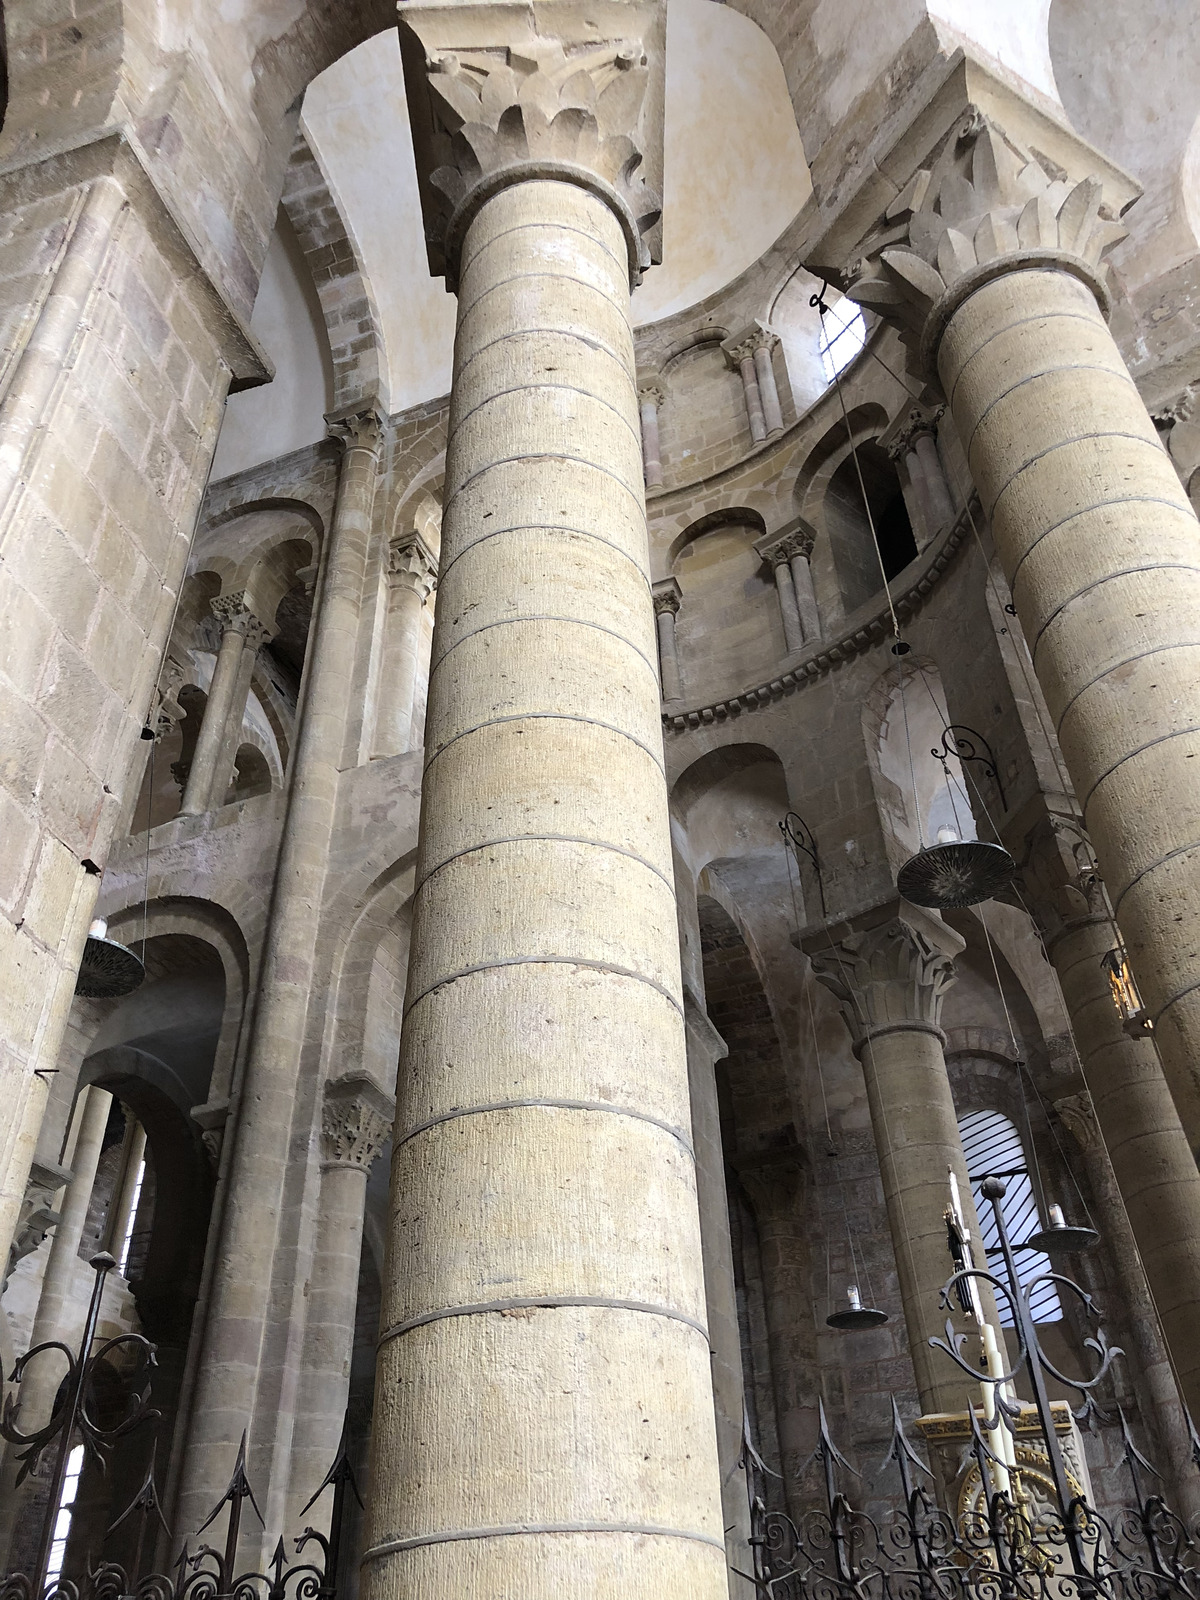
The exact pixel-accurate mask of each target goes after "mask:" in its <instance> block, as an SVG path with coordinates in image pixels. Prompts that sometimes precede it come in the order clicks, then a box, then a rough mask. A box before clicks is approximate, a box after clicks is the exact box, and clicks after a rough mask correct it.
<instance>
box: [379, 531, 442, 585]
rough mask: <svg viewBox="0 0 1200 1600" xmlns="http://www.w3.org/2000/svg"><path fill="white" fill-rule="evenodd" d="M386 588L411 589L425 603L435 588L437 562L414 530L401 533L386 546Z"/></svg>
mask: <svg viewBox="0 0 1200 1600" xmlns="http://www.w3.org/2000/svg"><path fill="white" fill-rule="evenodd" d="M387 573H388V585H389V587H390V588H392V589H411V590H412V591H413V593H414V594H419V595H420V597H421V600H422V602H424V601H425V600H427V599H428V598H429V596H430V595H431V594H432V593H433V590H434V588H435V587H436V585H437V562H436V561H435V560H434V557H433V553H432V552H431V550H430V549H429V546H428V545H427V544H426V543H425V541H424V539H422V537H421V535H420V534H419V533H417V532H415V531H413V532H411V533H403V534H401V535H400V536H399V538H396V539H393V540H392V542H391V544H390V545H389V546H388V562H387Z"/></svg>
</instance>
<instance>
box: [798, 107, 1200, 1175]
mask: <svg viewBox="0 0 1200 1600" xmlns="http://www.w3.org/2000/svg"><path fill="white" fill-rule="evenodd" d="M981 82H983V80H981ZM978 92H979V91H978V90H976V89H974V88H973V93H978ZM1005 106H1006V109H1005V111H1004V112H1003V113H1002V120H1003V123H1004V133H1003V134H1001V133H1000V132H999V130H998V129H997V128H996V127H994V126H993V125H992V124H991V123H990V122H989V121H988V119H987V116H986V115H984V114H982V112H981V111H980V109H979V108H978V107H976V108H973V109H971V110H970V112H969V113H968V115H967V116H966V117H965V118H964V119H963V120H962V121H961V122H960V123H959V124H958V126H957V127H955V128H954V129H953V130H951V132H950V133H949V134H948V136H947V139H946V143H945V146H944V149H943V151H942V153H941V155H940V156H938V157H937V159H936V163H935V160H934V152H930V159H929V161H928V164H927V165H925V166H924V167H922V169H921V170H920V171H918V172H917V173H916V174H915V175H914V177H913V179H912V181H911V182H910V183H909V184H908V186H907V187H906V189H905V190H904V191H903V193H902V194H900V195H898V196H897V197H896V198H895V199H894V200H892V202H891V203H890V205H889V206H888V209H887V216H886V218H883V219H880V218H875V219H874V221H875V223H876V224H880V223H882V224H885V225H886V232H887V237H886V240H885V239H884V237H883V232H879V233H877V234H876V235H875V236H873V237H870V238H866V239H864V238H862V237H861V236H860V237H858V238H856V239H855V240H854V241H853V243H851V241H850V239H849V237H848V236H847V234H846V233H845V232H844V231H843V233H842V238H843V240H844V242H845V243H846V244H848V245H849V246H850V250H851V251H853V253H854V254H855V255H856V256H859V257H860V258H861V259H862V260H863V261H865V262H866V263H867V265H866V266H865V267H863V268H861V269H859V270H857V271H856V273H855V276H854V281H853V282H852V283H851V284H850V288H849V292H850V294H851V295H852V296H853V297H854V298H855V299H857V300H859V301H860V302H862V303H863V304H866V305H871V306H876V307H878V309H879V310H881V311H882V312H883V314H884V315H885V316H890V317H891V318H893V319H894V320H898V321H900V322H901V323H902V324H903V326H904V330H905V336H906V338H907V339H908V340H909V342H910V344H911V345H912V346H913V347H914V349H915V350H916V353H917V357H918V360H919V361H920V362H921V364H922V367H923V370H924V371H926V372H934V371H936V373H937V375H938V377H939V379H940V382H941V386H942V389H943V391H944V393H945V394H946V397H947V399H948V401H949V405H950V409H951V412H952V414H953V417H954V422H955V426H956V428H957V429H958V434H959V437H960V438H961V439H962V441H963V444H964V447H965V450H966V454H967V461H968V464H969V466H970V470H971V476H972V478H973V480H974V482H975V484H976V486H977V488H978V491H979V496H980V499H981V501H982V504H983V509H984V513H985V515H986V516H987V517H988V519H989V520H990V522H991V527H992V533H993V537H994V539H995V544H996V549H997V552H998V553H999V556H1000V559H1001V563H1002V565H1003V568H1004V572H1005V576H1006V578H1007V580H1008V583H1009V585H1010V588H1011V590H1012V595H1013V602H1014V604H1015V606H1016V609H1017V614H1018V616H1019V618H1020V621H1021V625H1022V627H1023V629H1024V632H1025V637H1026V639H1027V640H1028V641H1029V647H1030V651H1031V653H1032V656H1033V663H1034V668H1035V670H1036V672H1037V675H1038V679H1039V681H1040V683H1041V685H1042V689H1043V690H1044V692H1045V696H1046V701H1047V704H1048V706H1049V708H1050V712H1051V716H1052V718H1053V721H1054V726H1055V731H1056V733H1057V735H1058V740H1059V744H1060V746H1061V748H1062V752H1063V756H1064V758H1065V760H1066V764H1067V769H1068V771H1069V773H1070V775H1071V781H1072V785H1073V788H1074V790H1075V793H1076V794H1077V795H1078V796H1079V799H1080V803H1081V806H1082V809H1083V816H1084V820H1085V821H1086V823H1087V827H1088V831H1089V833H1090V834H1091V837H1092V840H1093V842H1094V844H1095V847H1096V854H1097V856H1098V858H1099V862H1100V867H1101V870H1102V872H1103V874H1104V880H1105V883H1106V884H1107V886H1108V892H1109V894H1110V895H1111V897H1112V904H1113V908H1114V910H1115V912H1116V916H1117V920H1118V922H1119V924H1120V926H1121V930H1122V933H1123V934H1124V938H1125V943H1126V946H1127V948H1128V951H1129V959H1130V963H1131V965H1132V968H1133V971H1134V973H1135V974H1136V977H1137V981H1138V985H1139V987H1140V989H1141V993H1142V997H1143V999H1144V1001H1145V1002H1146V1006H1147V1009H1148V1012H1149V1015H1150V1018H1151V1020H1152V1022H1153V1024H1154V1030H1155V1038H1156V1041H1157V1044H1158V1048H1159V1051H1160V1054H1161V1056H1162V1061H1163V1066H1164V1068H1165V1070H1166V1074H1167V1080H1168V1082H1169V1084H1170V1085H1171V1088H1172V1091H1173V1093H1174V1095H1175V1098H1176V1102H1177V1105H1178V1106H1179V1109H1180V1112H1181V1114H1182V1115H1183V1116H1184V1118H1185V1122H1184V1126H1185V1129H1186V1131H1187V1134H1188V1137H1189V1140H1190V1142H1191V1144H1192V1147H1193V1149H1195V1148H1196V1147H1197V1146H1198V1145H1200V1126H1198V1125H1197V1124H1196V1120H1195V1118H1194V1117H1193V1116H1192V1114H1191V1111H1190V1108H1191V1106H1193V1105H1194V1104H1196V1096H1197V1090H1198V1089H1200V875H1198V865H1200V785H1198V784H1197V782H1196V777H1195V771H1196V769H1195V768H1193V767H1192V766H1191V761H1192V760H1193V759H1194V758H1196V757H1197V756H1198V755H1200V639H1198V638H1197V634H1196V625H1195V619H1196V617H1197V615H1200V529H1198V528H1197V523H1196V514H1195V512H1194V511H1193V509H1192V507H1191V505H1190V504H1189V502H1188V498H1187V495H1186V494H1185V493H1184V491H1183V488H1182V486H1181V485H1180V482H1179V479H1178V477H1177V475H1176V473H1175V470H1174V468H1173V466H1172V464H1171V461H1170V458H1169V457H1168V456H1167V454H1166V452H1165V451H1164V450H1163V448H1162V445H1161V443H1160V441H1159V439H1158V435H1157V433H1156V431H1155V428H1154V424H1153V423H1152V421H1151V420H1150V417H1149V416H1148V414H1147V412H1146V408H1145V406H1144V405H1143V404H1142V401H1141V399H1140V397H1139V395H1138V391H1137V389H1136V387H1135V386H1134V384H1133V381H1132V379H1131V378H1130V375H1129V372H1128V370H1127V368H1126V366H1125V363H1124V362H1123V360H1122V359H1121V354H1120V351H1119V350H1118V349H1117V346H1116V343H1115V342H1114V340H1113V338H1112V335H1111V334H1110V333H1109V331H1108V327H1107V324H1106V321H1105V312H1106V309H1107V305H1108V295H1107V291H1106V289H1105V286H1104V282H1103V279H1102V276H1101V272H1100V268H1099V262H1100V260H1101V257H1102V256H1103V254H1104V252H1105V250H1106V249H1107V248H1108V247H1109V246H1111V245H1112V244H1113V243H1115V242H1116V241H1117V240H1119V239H1120V238H1121V237H1123V234H1124V230H1123V229H1122V227H1121V226H1120V224H1119V223H1117V222H1115V221H1113V220H1112V218H1113V216H1114V214H1117V213H1119V212H1120V210H1121V209H1122V208H1123V207H1124V206H1125V205H1127V204H1128V203H1129V201H1130V199H1131V198H1132V197H1133V195H1134V194H1135V193H1136V191H1135V190H1134V188H1133V185H1132V183H1131V182H1130V180H1129V179H1128V178H1126V177H1125V175H1124V174H1122V173H1120V172H1118V171H1116V169H1114V168H1112V167H1107V168H1106V167H1105V164H1104V162H1103V159H1102V158H1101V157H1099V156H1098V155H1097V154H1096V152H1095V151H1094V150H1092V149H1091V148H1090V147H1089V146H1086V145H1083V144H1082V143H1081V142H1076V141H1074V140H1073V138H1072V137H1071V136H1070V135H1069V134H1067V133H1065V132H1064V131H1063V130H1062V129H1061V126H1060V125H1059V124H1050V123H1048V122H1045V121H1044V120H1042V119H1041V118H1040V113H1038V112H1037V111H1036V110H1035V109H1034V108H1033V107H1029V106H1022V105H1020V104H1019V103H1014V104H1012V105H1011V106H1010V104H1009V101H1005ZM1018 114H1019V115H1018ZM998 115H1000V114H999V113H998ZM1051 127H1053V129H1054V130H1055V132H1054V135H1053V137H1054V138H1056V139H1057V141H1058V142H1057V143H1056V144H1055V146H1054V149H1055V158H1054V159H1055V161H1056V162H1057V163H1058V165H1059V166H1061V167H1063V169H1064V171H1065V173H1066V176H1065V177H1063V178H1061V179H1055V180H1051V179H1050V178H1049V177H1048V176H1047V175H1046V172H1045V171H1044V169H1043V166H1042V164H1041V163H1040V162H1039V161H1038V160H1037V159H1036V158H1035V157H1034V155H1033V154H1032V150H1033V149H1035V148H1039V149H1040V148H1043V147H1044V146H1043V145H1042V144H1040V143H1039V141H1040V140H1041V139H1042V137H1043V133H1047V134H1048V133H1049V132H1050V129H1051ZM1023 130H1024V131H1023ZM1022 137H1024V139H1025V141H1026V143H1025V144H1024V146H1022ZM910 159H911V158H910ZM935 165H936V172H937V176H936V178H935V177H934V169H935ZM1097 171H1099V172H1100V173H1101V176H1100V177H1099V178H1097V177H1096V176H1094V174H1095V173H1096V172H1097ZM964 230H965V231H964ZM851 231H856V230H851ZM828 242H829V241H828V240H826V241H825V243H824V244H823V245H819V246H818V249H817V254H818V256H819V255H820V254H821V251H822V249H823V248H826V247H827V246H828ZM842 259H843V261H844V260H845V259H846V257H845V256H843V258H842ZM843 281H845V277H844V278H843Z"/></svg>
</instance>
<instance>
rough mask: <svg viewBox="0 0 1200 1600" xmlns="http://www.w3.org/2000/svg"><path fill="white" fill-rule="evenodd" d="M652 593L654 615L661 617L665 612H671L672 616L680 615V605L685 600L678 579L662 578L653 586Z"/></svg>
mask: <svg viewBox="0 0 1200 1600" xmlns="http://www.w3.org/2000/svg"><path fill="white" fill-rule="evenodd" d="M650 593H651V595H652V596H653V599H654V615H655V616H656V617H658V616H661V615H662V613H663V612H664V611H669V612H670V613H671V615H672V616H676V615H678V612H679V607H680V604H681V602H682V600H683V590H682V589H681V588H680V587H679V580H678V579H677V578H660V579H659V580H658V582H657V583H655V584H652V585H651V588H650Z"/></svg>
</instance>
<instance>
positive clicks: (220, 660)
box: [179, 593, 261, 817]
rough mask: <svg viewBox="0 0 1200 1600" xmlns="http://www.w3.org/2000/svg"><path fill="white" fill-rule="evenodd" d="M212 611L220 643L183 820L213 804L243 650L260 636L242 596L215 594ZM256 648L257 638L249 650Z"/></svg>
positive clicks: (186, 790)
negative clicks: (219, 626) (252, 635)
mask: <svg viewBox="0 0 1200 1600" xmlns="http://www.w3.org/2000/svg"><path fill="white" fill-rule="evenodd" d="M212 609H213V612H214V614H215V615H216V616H217V617H218V618H219V619H220V623H221V644H220V647H219V649H218V651H217V664H216V666H215V668H214V669H213V675H212V682H211V683H210V684H209V686H208V703H207V705H206V706H205V708H204V719H203V721H202V722H201V724H200V736H199V738H198V739H197V740H196V749H195V751H194V752H193V755H192V764H191V767H190V768H189V770H188V775H187V783H186V785H185V787H184V791H183V803H182V805H181V806H180V807H179V814H180V816H184V817H197V816H200V815H201V814H202V813H203V812H205V811H207V810H208V809H209V808H210V806H211V805H212V803H213V792H212V791H213V782H214V779H215V778H216V773H217V764H218V761H219V759H220V756H221V750H222V746H223V745H224V743H225V732H226V729H227V727H228V725H229V718H230V714H231V713H232V711H233V708H234V704H235V701H236V699H237V691H238V684H239V679H240V678H241V676H242V651H243V649H244V648H245V647H246V644H247V640H248V637H249V636H250V634H251V631H252V630H254V631H255V632H257V633H261V629H260V627H259V624H258V621H257V619H256V618H255V616H254V615H253V613H252V612H251V611H250V610H249V609H248V607H247V605H246V596H245V594H244V593H239V594H227V595H226V594H223V595H218V597H217V598H216V599H215V600H214V601H213V602H212ZM256 645H257V639H255V640H254V643H253V645H252V647H255V646H256ZM246 687H247V688H248V687H249V684H247V685H246ZM243 710H244V706H243Z"/></svg>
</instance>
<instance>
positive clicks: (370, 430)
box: [325, 406, 385, 456]
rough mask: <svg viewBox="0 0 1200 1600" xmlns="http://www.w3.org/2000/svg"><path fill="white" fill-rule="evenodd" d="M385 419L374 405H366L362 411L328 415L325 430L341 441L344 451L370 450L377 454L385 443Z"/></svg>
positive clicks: (330, 435)
mask: <svg viewBox="0 0 1200 1600" xmlns="http://www.w3.org/2000/svg"><path fill="white" fill-rule="evenodd" d="M384 426H385V419H384V417H383V415H382V413H381V412H379V411H378V410H376V408H375V407H374V406H364V407H363V409H362V410H361V411H351V412H349V413H348V414H347V415H346V416H341V417H339V416H327V417H326V418H325V431H326V433H327V434H328V435H329V437H330V438H331V439H338V440H340V441H341V444H342V448H343V451H345V452H349V451H351V450H369V451H370V452H371V454H372V455H375V456H377V455H378V454H379V451H380V447H381V446H382V444H383V430H384Z"/></svg>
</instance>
